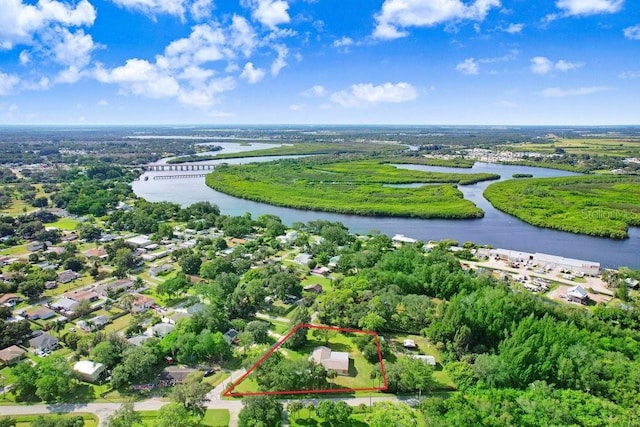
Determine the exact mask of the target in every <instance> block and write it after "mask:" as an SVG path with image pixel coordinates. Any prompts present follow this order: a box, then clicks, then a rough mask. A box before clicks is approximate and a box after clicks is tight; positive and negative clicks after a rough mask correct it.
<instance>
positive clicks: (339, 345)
mask: <svg viewBox="0 0 640 427" xmlns="http://www.w3.org/2000/svg"><path fill="white" fill-rule="evenodd" d="M322 345H327V346H328V347H329V348H331V349H332V350H334V351H344V352H348V353H349V359H350V366H349V375H338V377H336V378H335V379H333V380H330V381H329V382H330V383H331V386H330V388H332V389H354V388H370V387H376V386H377V384H376V383H375V382H373V381H372V380H371V378H370V375H371V373H372V372H373V371H374V370H375V369H376V368H377V367H378V364H371V363H369V362H367V361H366V359H365V358H364V356H363V355H362V353H361V352H360V351H359V350H358V348H357V347H356V345H355V344H354V343H353V341H352V339H351V337H350V336H348V335H347V334H345V333H340V332H335V333H331V334H330V338H329V343H328V344H326V343H325V342H324V341H322V340H320V339H318V338H316V337H314V336H313V334H312V330H309V332H308V342H307V344H306V345H305V346H304V347H302V348H301V349H299V350H295V351H294V350H291V349H285V348H280V349H278V350H277V351H278V352H279V353H280V354H282V355H284V356H285V357H286V358H288V359H293V360H297V359H307V358H308V357H309V355H310V354H311V352H312V351H313V349H314V348H316V347H318V346H322ZM265 352H266V350H265ZM262 354H264V353H262ZM260 356H261V355H260ZM255 391H259V388H258V383H257V382H256V381H255V380H254V379H253V377H252V375H251V374H250V375H249V376H248V377H247V378H245V379H244V380H243V381H242V382H241V383H240V384H238V385H237V386H236V387H235V389H234V392H237V393H247V392H255Z"/></svg>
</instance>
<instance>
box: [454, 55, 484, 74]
mask: <svg viewBox="0 0 640 427" xmlns="http://www.w3.org/2000/svg"><path fill="white" fill-rule="evenodd" d="M456 71H458V72H460V73H462V74H466V75H470V76H471V75H476V74H478V72H479V71H480V68H479V67H478V63H477V62H476V60H475V59H473V58H467V59H465V60H464V61H462V62H460V63H458V65H456Z"/></svg>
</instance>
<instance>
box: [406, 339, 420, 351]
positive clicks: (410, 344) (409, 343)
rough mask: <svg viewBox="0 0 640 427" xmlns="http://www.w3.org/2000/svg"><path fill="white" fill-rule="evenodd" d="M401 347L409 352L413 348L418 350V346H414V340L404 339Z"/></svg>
mask: <svg viewBox="0 0 640 427" xmlns="http://www.w3.org/2000/svg"><path fill="white" fill-rule="evenodd" d="M402 346H403V347H404V348H406V349H409V350H413V349H415V348H418V346H417V345H416V342H415V341H414V340H411V339H406V340H404V341H403V342H402Z"/></svg>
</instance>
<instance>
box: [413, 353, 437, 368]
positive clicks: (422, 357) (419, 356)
mask: <svg viewBox="0 0 640 427" xmlns="http://www.w3.org/2000/svg"><path fill="white" fill-rule="evenodd" d="M409 357H413V358H414V359H418V360H420V361H422V362H424V363H426V364H427V365H431V366H436V358H435V357H433V356H427V355H425V354H411V355H409Z"/></svg>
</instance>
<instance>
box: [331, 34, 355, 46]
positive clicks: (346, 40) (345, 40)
mask: <svg viewBox="0 0 640 427" xmlns="http://www.w3.org/2000/svg"><path fill="white" fill-rule="evenodd" d="M353 43H354V41H353V39H352V38H351V37H347V36H344V37H342V38H339V39H337V40H334V41H333V47H338V48H339V47H349V46H352V45H353Z"/></svg>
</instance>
